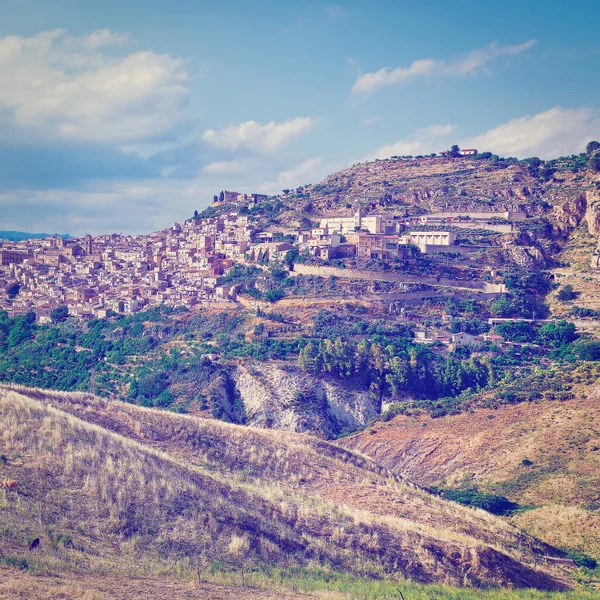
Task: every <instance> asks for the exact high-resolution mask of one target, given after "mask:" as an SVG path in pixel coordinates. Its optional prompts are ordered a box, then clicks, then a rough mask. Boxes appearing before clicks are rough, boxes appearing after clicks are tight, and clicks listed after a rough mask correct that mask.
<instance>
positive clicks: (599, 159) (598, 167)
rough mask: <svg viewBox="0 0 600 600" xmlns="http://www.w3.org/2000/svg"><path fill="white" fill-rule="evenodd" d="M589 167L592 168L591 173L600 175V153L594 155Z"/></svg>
mask: <svg viewBox="0 0 600 600" xmlns="http://www.w3.org/2000/svg"><path fill="white" fill-rule="evenodd" d="M588 167H589V168H590V171H593V172H594V173H600V156H599V155H598V153H596V154H594V156H592V157H591V158H590V160H589V161H588Z"/></svg>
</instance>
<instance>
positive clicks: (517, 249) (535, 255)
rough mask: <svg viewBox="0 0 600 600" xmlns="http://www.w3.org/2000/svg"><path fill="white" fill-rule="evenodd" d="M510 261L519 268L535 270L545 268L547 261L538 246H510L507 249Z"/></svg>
mask: <svg viewBox="0 0 600 600" xmlns="http://www.w3.org/2000/svg"><path fill="white" fill-rule="evenodd" d="M505 253H506V255H507V258H508V260H510V261H511V262H513V263H515V264H516V265H518V266H519V267H525V268H533V267H538V268H539V267H545V266H546V259H545V258H544V254H543V252H542V251H541V250H540V249H539V248H538V247H537V246H528V247H524V246H509V247H508V248H506V249H505Z"/></svg>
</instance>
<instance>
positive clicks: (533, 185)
mask: <svg viewBox="0 0 600 600" xmlns="http://www.w3.org/2000/svg"><path fill="white" fill-rule="evenodd" d="M598 181H600V176H599V175H598V174H594V173H592V172H589V171H586V170H583V171H580V172H577V173H573V172H572V171H570V170H559V171H557V172H555V173H554V174H553V175H552V176H550V177H549V178H548V179H546V178H541V177H540V176H539V174H538V173H537V172H536V170H535V169H532V168H531V167H530V166H529V165H528V164H526V163H524V162H518V163H511V162H505V161H498V162H492V161H489V160H473V159H469V158H454V159H451V158H422V159H413V160H405V159H386V160H378V161H375V162H367V163H359V164H356V165H354V166H353V167H350V168H348V169H345V170H343V171H339V172H337V173H333V174H332V175H330V176H328V177H327V178H325V179H324V180H323V181H322V182H321V183H318V184H315V185H309V186H306V187H304V188H303V189H301V190H300V191H299V192H298V191H296V192H292V193H290V194H289V195H288V196H283V197H282V198H280V199H281V201H282V202H284V203H285V206H286V208H288V209H290V211H289V212H284V213H282V215H281V220H282V221H285V220H286V219H288V218H290V217H291V216H292V215H293V214H294V213H296V214H304V213H308V214H314V215H319V216H322V215H331V214H340V213H344V212H345V213H347V214H352V212H353V211H355V210H356V209H357V208H365V209H367V210H385V209H388V210H391V209H394V208H399V207H403V208H404V209H405V210H406V211H408V212H409V214H419V213H424V212H440V211H458V210H461V211H463V210H464V211H497V212H500V211H503V210H508V209H513V210H514V209H521V210H525V211H527V213H528V214H529V215H530V216H534V215H543V214H547V213H548V212H551V211H552V210H553V209H558V207H561V206H564V205H566V206H564V212H563V213H562V214H561V213H560V211H559V212H557V217H558V220H559V221H564V222H569V221H570V224H571V225H573V224H575V222H579V221H580V220H581V218H582V217H583V216H586V219H587V220H588V222H589V224H590V231H592V232H595V231H596V230H597V227H598V221H597V219H598V207H597V203H598V190H597V186H596V185H595V184H596V183H597V182H598ZM291 196H293V198H292V197H291ZM588 208H589V210H588ZM586 211H587V215H586Z"/></svg>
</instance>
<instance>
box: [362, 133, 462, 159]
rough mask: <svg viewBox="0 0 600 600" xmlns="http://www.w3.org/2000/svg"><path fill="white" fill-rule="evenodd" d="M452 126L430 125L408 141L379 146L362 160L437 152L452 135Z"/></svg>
mask: <svg viewBox="0 0 600 600" xmlns="http://www.w3.org/2000/svg"><path fill="white" fill-rule="evenodd" d="M455 130H456V127H455V126H454V125H450V124H448V125H430V126H429V127H424V128H422V129H417V130H416V131H415V132H414V134H413V135H412V136H411V137H410V138H408V139H400V140H398V141H397V142H394V143H393V144H387V145H385V146H381V147H380V148H378V149H377V150H375V152H373V153H372V154H369V155H368V156H367V157H366V158H364V159H363V160H374V159H376V158H389V157H390V156H415V155H418V154H431V153H432V152H438V151H439V149H440V148H439V147H440V145H442V144H444V143H445V141H446V140H445V138H447V137H448V136H449V135H450V134H452V133H454V131H455Z"/></svg>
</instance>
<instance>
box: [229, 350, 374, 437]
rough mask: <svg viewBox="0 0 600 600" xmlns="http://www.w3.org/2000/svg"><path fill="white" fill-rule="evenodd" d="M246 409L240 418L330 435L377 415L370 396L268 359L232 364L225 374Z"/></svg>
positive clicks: (249, 422)
mask: <svg viewBox="0 0 600 600" xmlns="http://www.w3.org/2000/svg"><path fill="white" fill-rule="evenodd" d="M231 377H232V379H233V380H234V381H235V385H236V389H237V391H238V392H239V395H240V397H241V400H242V402H243V403H244V407H245V411H246V422H247V424H248V425H254V426H256V427H268V428H274V429H283V430H287V431H295V432H298V433H303V432H308V433H312V434H314V435H317V436H319V437H325V438H333V437H335V436H336V435H337V434H339V433H341V432H342V431H344V430H348V431H354V430H356V429H358V428H359V427H361V426H363V425H365V424H366V423H367V422H368V421H369V419H370V418H371V417H374V416H375V415H376V414H377V413H378V406H377V402H376V399H375V398H373V396H372V395H370V394H369V393H368V391H365V390H363V389H359V388H357V387H353V386H352V385H344V384H341V383H340V382H339V381H337V380H335V379H333V378H327V377H320V376H319V377H317V376H313V375H310V374H308V373H305V372H304V371H301V370H300V369H297V368H295V367H289V366H282V365H277V364H273V363H258V362H256V363H251V364H250V365H248V366H245V365H244V366H238V367H236V368H235V369H234V370H233V371H232V373H231Z"/></svg>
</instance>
